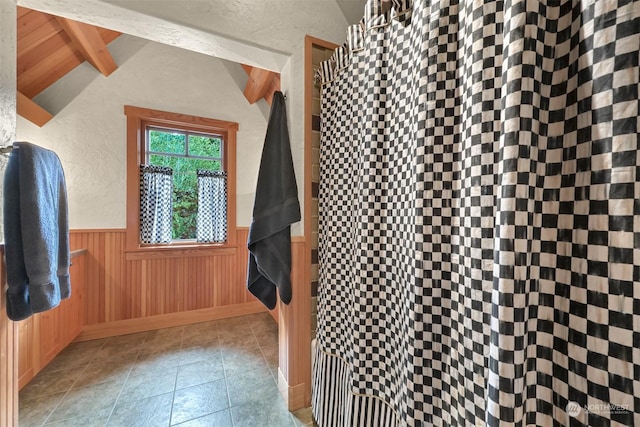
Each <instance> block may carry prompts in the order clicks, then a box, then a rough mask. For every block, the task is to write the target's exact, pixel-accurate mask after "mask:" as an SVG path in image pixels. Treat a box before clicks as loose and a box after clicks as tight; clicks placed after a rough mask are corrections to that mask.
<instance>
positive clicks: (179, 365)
mask: <svg viewBox="0 0 640 427" xmlns="http://www.w3.org/2000/svg"><path fill="white" fill-rule="evenodd" d="M184 328H185V326H183V327H182V335H181V336H180V351H182V346H183V343H184ZM181 366H182V356H181V357H180V360H178V368H177V370H176V379H175V381H174V382H173V393H172V395H171V411H169V425H170V426H172V425H173V424H171V418H173V403H174V402H175V400H176V391H177V389H178V375H179V374H180V367H181Z"/></svg>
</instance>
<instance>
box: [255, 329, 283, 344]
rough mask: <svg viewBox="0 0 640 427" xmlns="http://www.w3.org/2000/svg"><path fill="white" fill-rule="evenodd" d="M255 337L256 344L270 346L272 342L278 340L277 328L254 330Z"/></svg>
mask: <svg viewBox="0 0 640 427" xmlns="http://www.w3.org/2000/svg"><path fill="white" fill-rule="evenodd" d="M255 335H256V339H257V341H258V345H260V347H269V346H272V345H273V343H277V342H278V330H277V329H275V330H273V329H272V330H264V331H258V332H255Z"/></svg>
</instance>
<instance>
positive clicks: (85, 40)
mask: <svg viewBox="0 0 640 427" xmlns="http://www.w3.org/2000/svg"><path fill="white" fill-rule="evenodd" d="M56 20H57V21H58V23H59V24H60V26H61V27H62V29H63V30H64V32H65V33H67V35H68V36H69V38H70V39H71V41H72V42H73V43H74V44H75V47H76V49H78V50H79V51H80V53H81V54H82V56H83V57H84V59H86V60H87V62H89V63H90V64H91V65H93V66H94V67H95V68H96V69H97V70H98V71H100V72H101V73H102V74H104V75H105V76H108V75H109V74H111V73H113V72H114V71H115V70H116V69H117V68H118V66H117V65H116V62H115V61H114V60H113V57H112V56H111V53H109V49H108V48H107V45H106V43H105V42H104V40H103V39H102V37H101V36H100V32H99V31H98V28H97V27H94V26H92V25H88V24H84V23H82V22H78V21H72V20H71V19H66V18H61V17H59V16H56Z"/></svg>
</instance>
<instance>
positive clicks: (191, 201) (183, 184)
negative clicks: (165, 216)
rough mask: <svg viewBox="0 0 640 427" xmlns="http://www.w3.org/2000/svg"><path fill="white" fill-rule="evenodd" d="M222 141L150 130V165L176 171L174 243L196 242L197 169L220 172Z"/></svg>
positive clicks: (207, 136) (148, 136)
mask: <svg viewBox="0 0 640 427" xmlns="http://www.w3.org/2000/svg"><path fill="white" fill-rule="evenodd" d="M222 144H223V139H222V137H221V136H219V135H209V134H197V133H192V132H187V131H181V130H174V129H161V128H156V127H148V128H147V162H148V163H149V164H151V165H156V166H168V167H170V168H171V169H173V226H172V237H173V239H174V240H186V239H195V238H196V222H197V221H196V215H197V211H198V178H197V175H196V170H197V169H207V170H212V171H221V170H223V169H222V165H223V161H222V160H223V159H222V153H223V150H222Z"/></svg>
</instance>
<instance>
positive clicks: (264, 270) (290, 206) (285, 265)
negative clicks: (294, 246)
mask: <svg viewBox="0 0 640 427" xmlns="http://www.w3.org/2000/svg"><path fill="white" fill-rule="evenodd" d="M284 101H285V100H284V95H283V94H282V92H276V93H275V94H274V96H273V103H272V104H271V113H270V114H269V124H268V125H267V135H266V137H265V141H264V147H263V149H262V160H261V161H260V170H259V172H258V184H257V187H256V198H255V202H254V205H253V221H252V222H251V228H250V229H249V240H248V242H247V246H248V248H249V268H248V273H247V287H248V289H249V292H251V293H252V294H253V295H254V296H255V297H256V298H258V299H259V300H260V301H262V303H263V304H264V305H265V306H267V308H269V309H273V308H274V307H275V306H276V301H277V293H276V289H277V290H278V292H279V293H280V299H281V300H282V302H284V303H285V304H289V302H291V278H290V275H291V232H290V229H291V224H293V223H294V222H297V221H300V203H299V202H298V187H297V185H296V176H295V172H294V170H293V159H292V157H291V145H290V143H289V130H288V128H287V110H286V107H285V103H284Z"/></svg>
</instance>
